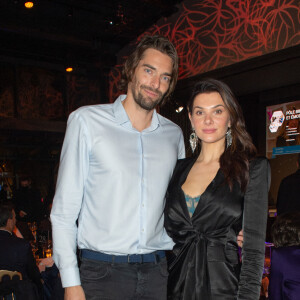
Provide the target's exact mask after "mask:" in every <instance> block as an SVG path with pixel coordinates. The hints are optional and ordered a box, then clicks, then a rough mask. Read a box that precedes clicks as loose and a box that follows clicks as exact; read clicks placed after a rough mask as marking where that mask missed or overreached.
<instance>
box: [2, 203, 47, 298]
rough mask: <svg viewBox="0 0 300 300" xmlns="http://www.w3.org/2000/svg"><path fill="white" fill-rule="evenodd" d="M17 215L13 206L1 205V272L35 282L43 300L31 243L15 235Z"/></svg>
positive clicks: (39, 276)
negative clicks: (13, 273)
mask: <svg viewBox="0 0 300 300" xmlns="http://www.w3.org/2000/svg"><path fill="white" fill-rule="evenodd" d="M15 225H16V214H15V211H14V209H13V206H12V205H11V204H1V205H0V270H9V271H18V272H20V273H21V274H22V276H23V280H24V282H25V281H26V280H30V281H31V282H33V283H34V284H35V285H36V287H37V289H38V292H39V295H40V298H41V299H42V294H43V285H42V281H41V275H40V272H39V269H38V267H37V266H36V263H35V260H34V257H33V254H32V251H31V247H30V244H29V242H27V241H26V240H24V239H21V238H18V237H16V236H15V235H14V234H13V230H14V228H15Z"/></svg>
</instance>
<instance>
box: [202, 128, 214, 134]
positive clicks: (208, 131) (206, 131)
mask: <svg viewBox="0 0 300 300" xmlns="http://www.w3.org/2000/svg"><path fill="white" fill-rule="evenodd" d="M202 131H203V132H204V133H208V134H209V133H214V132H216V129H203V130H202Z"/></svg>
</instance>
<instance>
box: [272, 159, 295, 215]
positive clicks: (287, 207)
mask: <svg viewBox="0 0 300 300" xmlns="http://www.w3.org/2000/svg"><path fill="white" fill-rule="evenodd" d="M297 167H298V170H297V171H296V172H295V173H293V174H291V175H289V176H287V177H285V178H283V179H282V181H281V183H280V186H279V190H278V196H277V204H276V206H277V215H278V216H279V215H281V214H283V213H286V212H294V211H300V197H299V185H300V154H298V159H297Z"/></svg>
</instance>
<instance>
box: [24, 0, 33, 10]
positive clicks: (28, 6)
mask: <svg viewBox="0 0 300 300" xmlns="http://www.w3.org/2000/svg"><path fill="white" fill-rule="evenodd" d="M24 5H25V7H26V8H32V7H33V2H32V1H26V2H25V3H24Z"/></svg>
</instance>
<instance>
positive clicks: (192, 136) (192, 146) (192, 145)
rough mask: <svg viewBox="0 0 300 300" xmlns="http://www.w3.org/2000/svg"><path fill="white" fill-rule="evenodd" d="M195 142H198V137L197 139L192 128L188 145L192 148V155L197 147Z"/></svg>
mask: <svg viewBox="0 0 300 300" xmlns="http://www.w3.org/2000/svg"><path fill="white" fill-rule="evenodd" d="M197 142H198V137H197V134H196V132H195V129H194V128H193V131H192V133H191V135H190V145H191V148H192V152H193V153H194V151H195V149H196V147H197Z"/></svg>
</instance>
